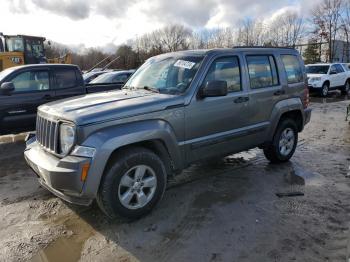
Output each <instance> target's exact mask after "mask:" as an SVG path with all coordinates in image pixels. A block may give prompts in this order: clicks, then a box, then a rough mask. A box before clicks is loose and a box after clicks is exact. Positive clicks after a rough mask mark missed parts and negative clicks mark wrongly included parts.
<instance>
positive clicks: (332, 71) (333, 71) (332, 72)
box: [329, 70, 337, 75]
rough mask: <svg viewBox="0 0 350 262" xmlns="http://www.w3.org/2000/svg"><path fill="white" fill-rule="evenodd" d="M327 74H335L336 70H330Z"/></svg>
mask: <svg viewBox="0 0 350 262" xmlns="http://www.w3.org/2000/svg"><path fill="white" fill-rule="evenodd" d="M329 74H330V75H336V74H337V71H336V70H331V71H330V72H329Z"/></svg>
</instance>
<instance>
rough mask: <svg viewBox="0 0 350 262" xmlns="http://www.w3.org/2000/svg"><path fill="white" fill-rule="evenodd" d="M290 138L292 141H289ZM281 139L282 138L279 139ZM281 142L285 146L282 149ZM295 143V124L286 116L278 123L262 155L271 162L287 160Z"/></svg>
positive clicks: (296, 130)
mask: <svg viewBox="0 0 350 262" xmlns="http://www.w3.org/2000/svg"><path fill="white" fill-rule="evenodd" d="M286 132H287V133H286ZM290 132H291V133H290ZM286 134H288V136H287V135H286ZM282 135H283V136H282ZM287 137H288V138H287ZM292 138H293V142H292V141H291V140H292ZM282 139H284V140H283V141H281V140H282ZM281 143H282V144H283V145H284V146H285V149H286V150H283V146H281ZM297 144H298V129H297V125H296V123H295V122H294V121H293V120H292V119H290V118H286V119H283V120H282V121H281V122H280V123H279V124H278V127H277V129H276V132H275V134H274V136H273V141H272V143H271V144H270V145H269V146H267V147H266V148H265V149H264V155H265V157H266V158H267V159H268V160H269V161H270V162H271V163H283V162H287V161H289V159H290V158H291V157H292V156H293V154H294V152H295V148H296V146H297ZM287 149H288V150H287Z"/></svg>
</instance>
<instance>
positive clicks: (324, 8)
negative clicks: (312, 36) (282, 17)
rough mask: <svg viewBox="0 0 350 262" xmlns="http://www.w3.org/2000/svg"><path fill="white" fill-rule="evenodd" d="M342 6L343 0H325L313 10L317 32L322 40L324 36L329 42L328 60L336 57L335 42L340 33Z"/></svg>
mask: <svg viewBox="0 0 350 262" xmlns="http://www.w3.org/2000/svg"><path fill="white" fill-rule="evenodd" d="M342 7H343V1H342V0H323V1H322V2H321V3H320V4H318V5H317V6H316V7H315V8H314V10H313V11H312V20H313V22H314V25H315V33H316V34H317V35H318V36H319V37H320V38H321V41H322V38H324V39H325V40H326V42H327V43H328V48H327V58H328V59H327V60H328V61H332V60H333V57H334V51H335V50H334V46H333V43H334V41H335V40H336V38H337V36H338V33H339V32H338V31H339V28H340V24H341V23H340V21H341V13H342Z"/></svg>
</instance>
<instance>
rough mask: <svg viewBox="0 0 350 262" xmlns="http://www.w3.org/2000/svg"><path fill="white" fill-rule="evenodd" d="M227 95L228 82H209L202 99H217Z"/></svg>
mask: <svg viewBox="0 0 350 262" xmlns="http://www.w3.org/2000/svg"><path fill="white" fill-rule="evenodd" d="M226 95H227V82H226V81H216V80H215V81H208V82H207V83H206V84H205V86H204V88H203V89H202V91H201V92H200V96H201V97H215V96H226Z"/></svg>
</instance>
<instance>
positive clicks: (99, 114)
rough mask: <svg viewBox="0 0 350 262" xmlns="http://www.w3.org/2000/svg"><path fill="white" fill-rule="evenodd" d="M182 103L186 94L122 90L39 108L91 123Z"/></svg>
mask: <svg viewBox="0 0 350 262" xmlns="http://www.w3.org/2000/svg"><path fill="white" fill-rule="evenodd" d="M181 103H183V97H182V96H174V95H167V94H158V93H152V92H148V91H145V90H135V91H125V90H118V91H111V92H102V93H93V94H88V95H84V96H77V97H72V98H68V99H63V100H58V101H54V102H51V103H48V104H45V105H42V106H40V107H39V109H38V111H39V112H40V113H41V114H43V115H49V116H50V117H53V118H55V119H64V120H70V121H73V122H74V123H76V124H77V125H87V124H91V123H96V122H101V121H109V120H114V119H120V118H125V117H130V116H135V115H140V114H146V113H150V112H155V111H160V110H164V109H165V108H167V107H168V106H173V105H177V104H181Z"/></svg>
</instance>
